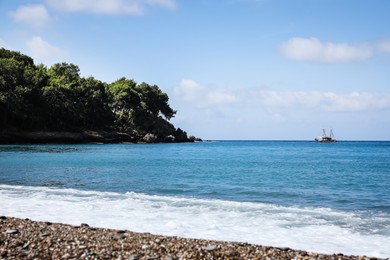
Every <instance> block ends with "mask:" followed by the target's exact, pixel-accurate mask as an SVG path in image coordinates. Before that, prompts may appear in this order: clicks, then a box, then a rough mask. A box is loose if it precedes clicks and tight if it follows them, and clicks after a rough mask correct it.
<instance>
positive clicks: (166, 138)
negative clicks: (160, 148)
mask: <svg viewBox="0 0 390 260" xmlns="http://www.w3.org/2000/svg"><path fill="white" fill-rule="evenodd" d="M175 140H176V137H174V136H173V135H168V136H166V137H165V138H164V142H167V143H173V142H175Z"/></svg>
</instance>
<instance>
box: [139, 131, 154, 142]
mask: <svg viewBox="0 0 390 260" xmlns="http://www.w3.org/2000/svg"><path fill="white" fill-rule="evenodd" d="M142 140H143V141H144V142H146V143H154V142H155V141H156V140H157V136H155V135H154V134H151V133H148V134H146V135H144V137H143V138H142Z"/></svg>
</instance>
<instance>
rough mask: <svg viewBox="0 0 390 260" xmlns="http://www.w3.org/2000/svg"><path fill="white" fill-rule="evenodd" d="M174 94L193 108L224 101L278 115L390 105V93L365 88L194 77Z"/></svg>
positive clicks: (215, 107)
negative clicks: (288, 87) (294, 87)
mask: <svg viewBox="0 0 390 260" xmlns="http://www.w3.org/2000/svg"><path fill="white" fill-rule="evenodd" d="M174 94H175V96H176V97H177V98H179V99H181V100H183V101H185V102H187V103H188V104H191V105H192V106H194V107H196V108H203V109H220V108H221V107H223V106H224V105H227V106H226V107H228V108H232V105H234V107H235V109H243V108H244V107H246V108H248V109H251V110H256V109H264V111H271V112H272V113H275V114H277V117H278V118H279V119H281V118H282V114H283V113H285V112H287V111H293V110H302V109H311V110H313V111H314V110H317V111H325V112H357V111H375V110H381V109H390V94H389V93H385V94H377V93H368V92H351V93H334V92H321V91H275V90H254V89H245V88H244V89H242V88H241V89H235V90H232V89H226V88H225V89H224V88H206V87H205V86H202V85H200V84H198V83H197V82H195V81H193V80H188V79H187V80H182V81H181V82H180V85H179V86H178V87H176V88H175V90H174Z"/></svg>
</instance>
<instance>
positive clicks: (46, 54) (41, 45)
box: [26, 36, 65, 63]
mask: <svg viewBox="0 0 390 260" xmlns="http://www.w3.org/2000/svg"><path fill="white" fill-rule="evenodd" d="M26 45H27V47H28V49H29V50H30V54H31V56H32V57H33V58H34V59H35V60H37V62H43V63H48V62H52V61H54V62H58V61H59V58H60V57H62V56H63V55H64V53H65V51H64V50H63V49H61V48H59V47H56V46H53V45H51V44H50V43H48V42H46V41H45V40H43V39H42V38H41V37H39V36H35V37H32V38H30V39H28V40H27V42H26Z"/></svg>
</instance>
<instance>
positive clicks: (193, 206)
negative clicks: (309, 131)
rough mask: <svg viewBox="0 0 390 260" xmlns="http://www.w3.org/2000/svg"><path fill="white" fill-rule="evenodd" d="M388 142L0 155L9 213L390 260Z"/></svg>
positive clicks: (1, 149) (75, 148) (58, 149)
mask: <svg viewBox="0 0 390 260" xmlns="http://www.w3.org/2000/svg"><path fill="white" fill-rule="evenodd" d="M389 177H390V142H389V141H354V140H351V141H349V140H348V141H347V140H346V141H341V142H336V143H316V142H314V141H311V140H310V141H308V140H298V141H293V140H284V141H281V140H255V141H254V140H224V141H218V140H217V141H206V142H197V143H182V144H76V145H71V144H66V145H64V144H50V145H0V201H2V205H1V208H0V215H5V216H14V217H21V218H30V219H33V220H42V221H51V222H62V223H69V224H75V225H79V224H80V223H88V224H89V225H91V226H95V227H106V228H117V229H128V230H132V231H136V232H150V233H154V234H161V235H173V236H180V237H191V238H204V239H215V240H224V241H237V242H250V243H254V244H262V245H268V246H278V247H291V248H295V249H301V250H308V251H315V252H319V253H343V254H353V255H367V256H374V257H390V248H389V247H388V245H389V244H390V194H389V192H388V191H389V190H390V178H389Z"/></svg>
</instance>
